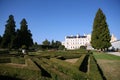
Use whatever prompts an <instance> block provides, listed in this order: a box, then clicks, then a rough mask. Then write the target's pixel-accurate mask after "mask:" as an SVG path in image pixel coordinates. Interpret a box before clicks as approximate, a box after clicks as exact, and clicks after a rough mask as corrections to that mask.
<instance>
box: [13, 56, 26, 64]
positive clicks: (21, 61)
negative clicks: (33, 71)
mask: <svg viewBox="0 0 120 80" xmlns="http://www.w3.org/2000/svg"><path fill="white" fill-rule="evenodd" d="M11 63H16V64H25V59H24V58H23V57H11Z"/></svg>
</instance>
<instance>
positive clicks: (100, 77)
mask: <svg viewBox="0 0 120 80" xmlns="http://www.w3.org/2000/svg"><path fill="white" fill-rule="evenodd" d="M8 52H9V51H8ZM103 55H105V54H103ZM94 56H95V57H94ZM105 56H106V55H105ZM110 56H112V55H110ZM102 58H104V57H102V55H100V54H99V53H93V54H92V52H90V51H86V50H74V51H38V52H29V53H28V54H27V55H18V54H17V52H15V51H14V54H13V52H12V51H11V52H9V54H7V52H6V54H4V51H1V52H0V80H9V79H12V80H87V79H89V80H96V79H97V80H104V79H106V75H105V73H106V72H105V71H103V70H104V68H103V66H102V65H103V64H100V62H99V59H102ZM105 58H106V59H109V58H108V57H107V56H106V57H105ZM114 58H116V59H117V61H119V57H118V58H117V57H114V56H113V59H114ZM69 59H70V60H72V59H73V60H75V59H76V60H75V61H74V63H73V62H69V61H66V60H69ZM110 59H112V58H110ZM113 59H112V60H113ZM117 67H119V64H118V66H117ZM116 80H117V79H116Z"/></svg>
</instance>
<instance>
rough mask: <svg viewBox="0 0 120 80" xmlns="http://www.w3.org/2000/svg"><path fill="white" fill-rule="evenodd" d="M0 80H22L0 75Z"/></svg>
mask: <svg viewBox="0 0 120 80" xmlns="http://www.w3.org/2000/svg"><path fill="white" fill-rule="evenodd" d="M0 80H22V79H19V78H14V77H11V76H1V75H0Z"/></svg>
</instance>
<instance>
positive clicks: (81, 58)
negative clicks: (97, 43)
mask: <svg viewBox="0 0 120 80" xmlns="http://www.w3.org/2000/svg"><path fill="white" fill-rule="evenodd" d="M85 56H86V54H83V55H82V56H81V57H80V58H79V59H78V60H77V61H76V63H75V64H74V65H75V66H76V67H77V68H79V67H80V65H81V64H82V62H83V60H84V58H85Z"/></svg>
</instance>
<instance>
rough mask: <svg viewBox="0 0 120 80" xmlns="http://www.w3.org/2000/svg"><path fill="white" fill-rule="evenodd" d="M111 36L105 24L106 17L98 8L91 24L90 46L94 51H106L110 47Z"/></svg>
mask: <svg viewBox="0 0 120 80" xmlns="http://www.w3.org/2000/svg"><path fill="white" fill-rule="evenodd" d="M110 40H111V36H110V32H109V29H108V25H107V22H106V16H105V15H104V13H103V12H102V10H101V9H100V8H99V9H98V11H97V13H96V16H95V18H94V23H93V31H92V36H91V45H92V47H93V48H95V49H101V50H104V49H108V48H109V47H110V46H111V43H110Z"/></svg>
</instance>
